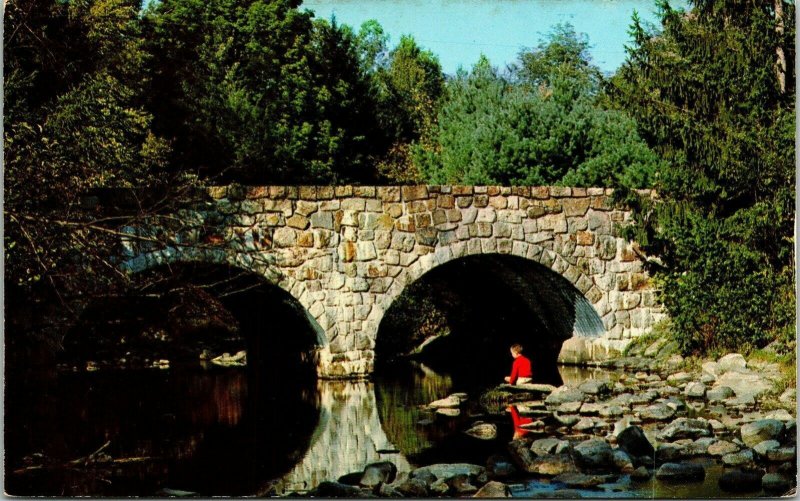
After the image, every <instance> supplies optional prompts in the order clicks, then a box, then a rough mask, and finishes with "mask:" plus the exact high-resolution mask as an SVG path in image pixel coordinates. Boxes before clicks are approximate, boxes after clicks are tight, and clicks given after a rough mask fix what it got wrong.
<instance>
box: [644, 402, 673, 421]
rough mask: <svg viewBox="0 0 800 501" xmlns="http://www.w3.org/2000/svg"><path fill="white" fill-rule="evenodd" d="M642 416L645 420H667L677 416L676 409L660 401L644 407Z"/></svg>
mask: <svg viewBox="0 0 800 501" xmlns="http://www.w3.org/2000/svg"><path fill="white" fill-rule="evenodd" d="M640 416H641V418H642V419H644V420H651V421H667V420H670V419H672V418H673V417H674V416H675V409H673V408H672V407H670V406H669V405H667V404H661V403H658V404H653V405H650V406H648V407H645V408H644V409H642V411H641V412H640Z"/></svg>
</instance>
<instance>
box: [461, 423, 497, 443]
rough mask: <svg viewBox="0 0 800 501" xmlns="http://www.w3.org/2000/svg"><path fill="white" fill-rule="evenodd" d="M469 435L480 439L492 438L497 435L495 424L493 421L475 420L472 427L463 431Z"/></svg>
mask: <svg viewBox="0 0 800 501" xmlns="http://www.w3.org/2000/svg"><path fill="white" fill-rule="evenodd" d="M464 433H466V434H467V435H469V436H471V437H475V438H478V439H480V440H494V439H495V438H496V437H497V425H496V424H494V423H483V422H477V423H475V424H474V425H472V427H471V428H470V429H468V430H466V431H464Z"/></svg>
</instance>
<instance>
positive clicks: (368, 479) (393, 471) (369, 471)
mask: <svg viewBox="0 0 800 501" xmlns="http://www.w3.org/2000/svg"><path fill="white" fill-rule="evenodd" d="M395 475H397V467H396V466H395V465H394V463H391V462H389V461H381V462H380V463H372V464H370V465H367V466H366V467H365V468H364V474H363V475H362V476H361V480H360V481H359V484H360V485H361V486H362V487H369V488H374V487H376V486H378V485H380V484H388V483H391V482H392V481H394V477H395Z"/></svg>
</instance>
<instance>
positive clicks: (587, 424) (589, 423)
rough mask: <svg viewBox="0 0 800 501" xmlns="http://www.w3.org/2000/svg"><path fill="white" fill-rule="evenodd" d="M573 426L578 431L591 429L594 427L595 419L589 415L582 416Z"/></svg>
mask: <svg viewBox="0 0 800 501" xmlns="http://www.w3.org/2000/svg"><path fill="white" fill-rule="evenodd" d="M573 428H574V429H575V430H577V431H589V430H592V429H594V419H592V418H588V417H585V418H581V420H580V421H578V422H577V423H575V426H573Z"/></svg>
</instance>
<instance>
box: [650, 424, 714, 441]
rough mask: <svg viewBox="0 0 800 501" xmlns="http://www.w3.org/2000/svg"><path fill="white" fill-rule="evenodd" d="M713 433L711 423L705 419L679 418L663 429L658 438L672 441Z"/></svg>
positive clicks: (708, 435)
mask: <svg viewBox="0 0 800 501" xmlns="http://www.w3.org/2000/svg"><path fill="white" fill-rule="evenodd" d="M712 435H713V432H712V430H711V425H710V424H709V423H708V421H706V420H705V419H693V418H678V419H676V420H675V421H673V422H672V423H670V424H669V425H668V426H667V427H666V428H664V429H663V430H661V431H660V432H659V433H658V435H656V438H657V439H658V440H664V441H672V440H678V439H681V438H692V439H694V438H700V437H710V436H712Z"/></svg>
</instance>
